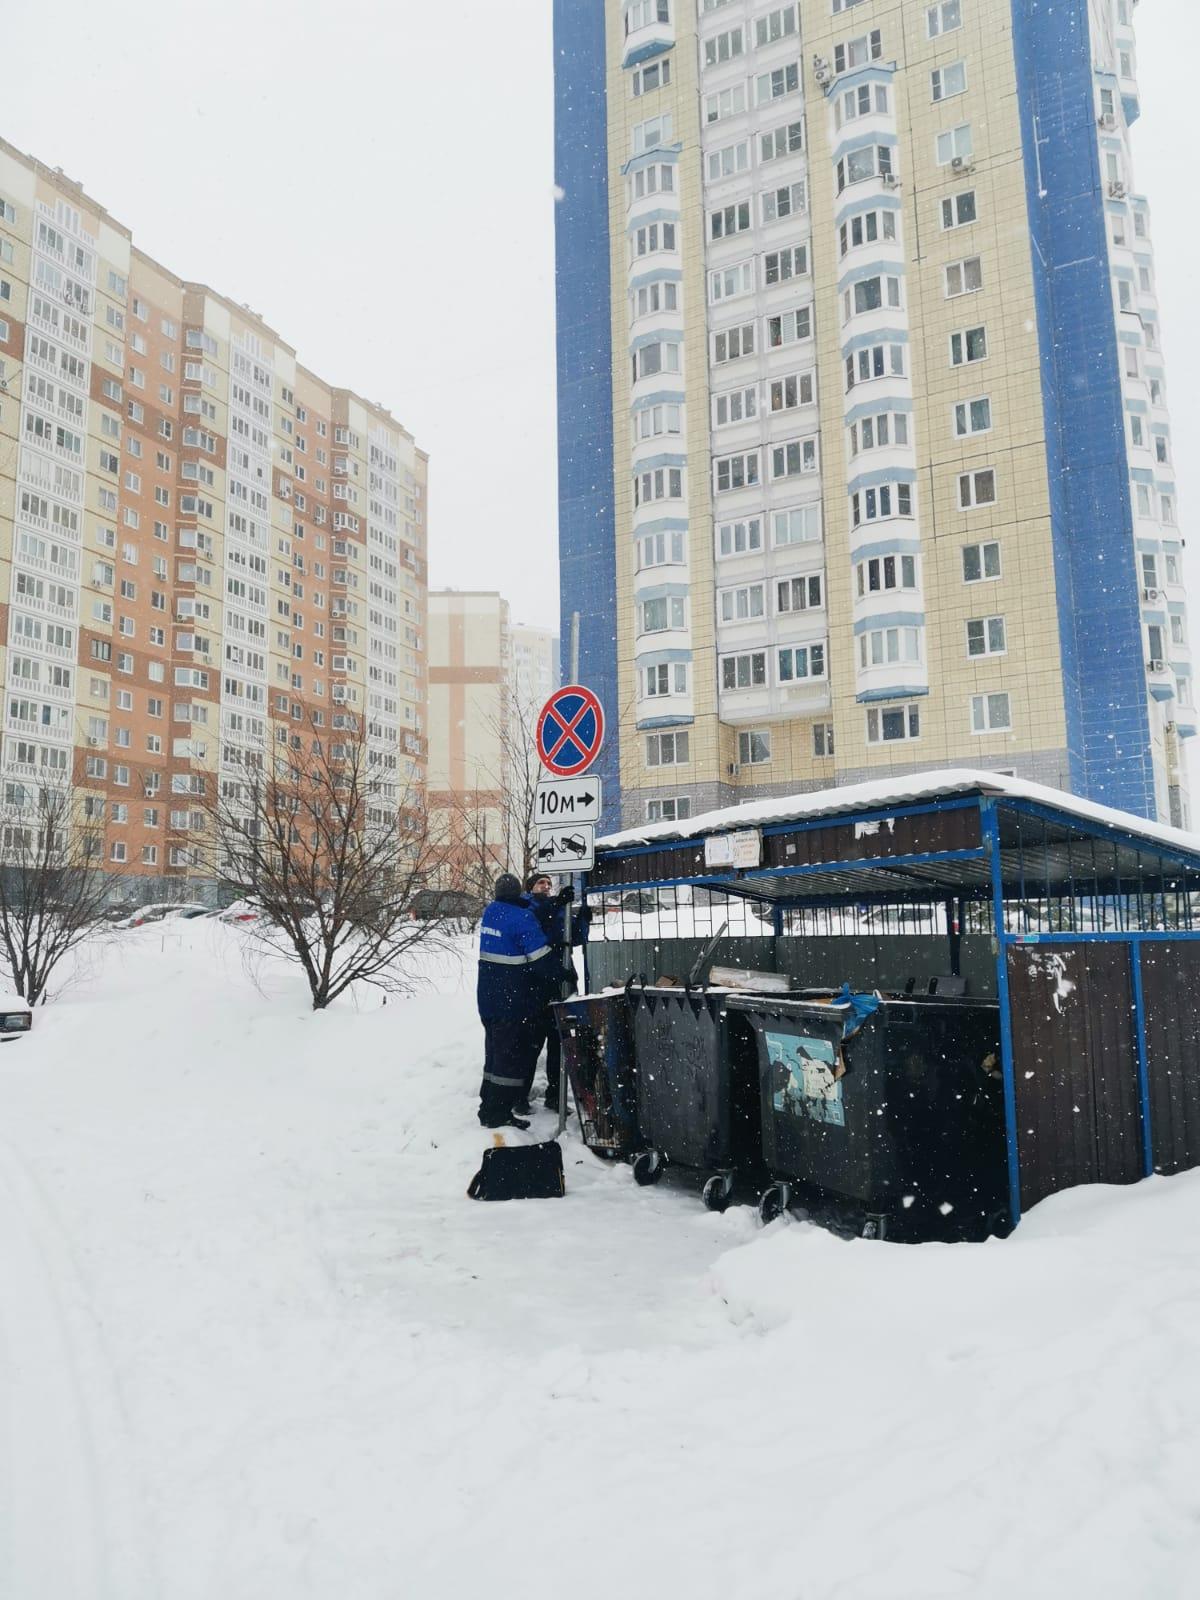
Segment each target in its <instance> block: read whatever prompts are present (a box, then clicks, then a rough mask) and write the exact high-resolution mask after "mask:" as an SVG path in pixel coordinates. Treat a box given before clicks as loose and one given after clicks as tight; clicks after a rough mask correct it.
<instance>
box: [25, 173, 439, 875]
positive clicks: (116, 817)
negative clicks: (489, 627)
mask: <svg viewBox="0 0 1200 1600" xmlns="http://www.w3.org/2000/svg"><path fill="white" fill-rule="evenodd" d="M0 257H2V259H0V380H2V381H3V393H2V394H0V661H2V662H3V671H4V675H5V679H4V681H5V691H6V692H5V715H4V725H3V731H2V737H0V764H2V766H3V777H4V783H5V799H6V805H7V806H8V808H9V809H10V810H11V809H12V807H13V806H14V804H19V803H20V802H21V800H22V798H23V797H28V798H31V797H32V795H33V794H34V793H35V792H36V788H37V784H38V782H39V781H40V780H41V779H42V778H45V777H53V778H54V779H56V780H58V779H61V778H62V777H63V776H64V775H67V774H69V775H70V777H71V778H72V779H73V782H74V784H75V786H76V788H77V790H78V793H79V795H80V797H81V800H82V806H83V808H84V810H85V811H86V812H87V814H89V815H91V816H92V817H95V818H103V820H104V824H105V830H104V840H103V847H102V849H103V861H102V864H103V866H104V867H105V868H106V869H108V870H110V871H112V872H114V873H118V874H121V875H127V876H129V877H131V878H142V879H147V880H155V882H154V884H149V883H143V884H141V885H138V886H136V887H137V888H138V891H139V893H140V894H143V895H148V894H149V893H150V892H151V890H152V888H155V887H157V888H158V889H159V890H161V892H163V893H164V894H175V893H179V892H181V890H182V889H183V888H184V887H186V889H187V892H188V893H191V894H195V893H197V892H203V891H204V889H205V885H204V882H203V863H204V857H205V852H204V850H203V847H202V839H201V837H200V836H201V834H202V833H203V830H204V828H205V816H204V802H205V801H206V800H207V799H208V798H209V797H211V796H212V795H213V793H214V792H215V786H217V785H226V786H228V785H232V784H236V783H237V782H239V781H240V780H241V779H242V778H243V777H244V775H245V774H246V773H247V772H252V771H254V770H256V769H257V768H259V767H260V766H261V764H262V762H263V759H264V757H266V755H267V754H268V752H270V751H273V750H278V751H282V750H285V749H288V748H292V749H299V748H300V743H299V741H303V740H305V739H307V738H309V737H312V736H314V735H316V736H317V737H319V736H320V734H319V732H318V730H320V729H328V730H329V732H330V734H331V735H332V734H333V733H334V731H335V730H341V729H365V735H366V739H367V744H368V752H369V757H368V758H369V761H370V764H371V768H372V770H373V772H374V773H375V774H376V776H377V777H378V778H379V779H380V781H381V785H382V788H381V790H380V793H381V795H382V797H383V801H384V805H385V806H386V805H387V804H389V803H390V801H391V799H392V798H394V799H395V801H396V804H397V805H399V804H400V802H401V800H402V799H403V797H404V796H405V795H406V794H407V793H409V792H411V791H412V790H413V789H414V788H423V786H424V768H425V737H426V722H425V703H426V681H425V628H426V589H427V583H426V550H427V535H428V528H427V521H426V518H427V493H428V488H427V484H428V462H427V458H426V456H425V453H424V452H423V451H421V450H420V449H418V448H417V446H416V443H415V441H414V440H413V438H412V436H411V434H409V433H408V432H407V431H406V429H404V428H403V427H402V426H401V425H400V424H399V423H397V422H396V421H395V419H394V418H393V417H392V416H391V415H390V413H389V412H388V411H386V410H385V409H383V408H382V407H380V406H378V405H376V404H373V403H371V402H369V401H367V400H364V399H362V398H361V397H359V396H358V395H356V394H354V393H353V392H352V391H350V390H348V389H344V388H338V387H336V386H334V385H332V384H330V383H328V382H326V381H325V380H324V379H323V378H320V377H318V376H317V375H316V374H315V373H312V372H309V371H308V370H307V369H306V368H304V367H303V366H301V365H300V364H299V362H298V361H297V359H296V353H295V350H294V349H293V347H292V346H291V345H289V344H288V343H286V342H285V341H284V340H283V339H282V338H281V337H280V336H279V335H278V334H277V333H275V332H274V331H273V330H272V329H271V328H270V327H268V326H267V324H266V323H265V322H264V321H263V319H262V318H261V317H260V316H259V315H258V314H257V313H255V312H253V311H251V310H249V309H248V308H247V307H245V306H239V305H237V304H235V303H234V302H233V301H231V300H229V299H227V298H225V297H224V296H223V295H221V294H219V293H217V292H216V291H214V290H212V289H210V288H208V287H206V286H205V285H203V284H196V283H189V282H188V281H186V280H185V279H183V278H180V277H178V276H176V275H175V273H173V272H172V271H170V270H169V269H168V268H166V267H164V266H161V265H160V264H159V263H157V262H155V261H153V260H151V259H150V257H148V256H146V255H145V254H143V253H142V252H141V251H140V250H138V249H137V248H136V247H135V245H134V244H133V241H132V238H131V235H130V231H129V229H128V228H126V227H124V226H123V225H122V224H120V223H118V222H117V221H115V220H114V219H113V218H112V217H110V216H109V215H108V213H107V212H106V211H105V210H104V208H103V207H102V206H100V205H99V204H98V203H97V202H96V201H94V200H92V199H91V198H90V197H89V196H88V195H86V194H85V193H84V192H83V191H82V189H81V188H80V187H79V186H78V185H76V184H74V183H72V182H71V181H70V180H69V179H67V178H65V177H64V176H63V175H62V174H61V173H60V172H57V171H51V170H49V169H48V168H46V167H44V166H42V165H41V164H40V163H39V162H37V161H36V160H33V159H31V158H29V157H27V156H24V155H21V154H20V153H19V152H17V151H16V150H14V149H12V148H11V147H10V146H8V145H4V144H0ZM99 864H101V863H98V865H99Z"/></svg>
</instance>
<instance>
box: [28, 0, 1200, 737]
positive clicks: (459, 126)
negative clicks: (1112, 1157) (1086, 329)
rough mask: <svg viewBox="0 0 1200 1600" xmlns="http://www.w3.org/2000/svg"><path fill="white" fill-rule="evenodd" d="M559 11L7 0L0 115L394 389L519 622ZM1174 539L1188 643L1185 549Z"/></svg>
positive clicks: (1198, 413)
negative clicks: (1179, 550) (554, 18)
mask: <svg viewBox="0 0 1200 1600" xmlns="http://www.w3.org/2000/svg"><path fill="white" fill-rule="evenodd" d="M577 3H579V4H600V3H601V0H577ZM988 3H989V4H996V3H997V0H988ZM550 8H551V0H506V3H505V4H504V5H502V6H501V5H496V4H495V3H494V0H489V3H486V4H484V3H480V0H466V3H465V4H462V3H460V4H458V5H446V4H439V3H437V0H433V3H428V0H426V3H424V4H420V5H418V4H415V3H414V0H387V3H383V0H338V3H337V4H336V5H334V6H325V5H321V6H317V5H314V4H311V3H310V0H294V3H293V4H291V5H288V6H284V5H279V4H277V3H271V0H207V3H206V4H204V5H198V4H195V3H194V0H193V3H190V4H188V5H186V6H185V5H181V4H179V3H178V0H107V3H106V4H105V5H104V6H102V7H101V6H97V5H96V4H95V3H94V0H56V3H55V5H54V6H53V8H52V13H51V12H47V11H46V9H45V8H44V7H42V6H37V5H34V4H33V3H32V0H9V3H8V4H7V5H6V6H5V19H4V53H5V58H6V60H7V61H8V62H9V64H10V69H11V70H10V71H9V73H8V83H7V84H6V88H5V95H4V99H3V108H2V110H0V132H2V133H3V134H4V136H5V137H6V138H7V139H8V140H9V141H10V142H11V143H12V144H15V145H17V146H18V147H19V148H20V149H22V150H26V151H28V152H30V153H31V154H33V155H36V156H38V157H39V158H40V159H41V160H43V161H45V162H47V163H48V164H49V165H50V166H60V167H62V168H63V170H64V171H65V172H66V173H67V174H68V175H69V176H71V177H73V178H76V179H78V180H79V181H80V182H82V183H83V185H84V187H85V188H86V189H87V190H88V191H89V192H90V193H91V194H92V195H94V196H95V198H96V199H97V200H99V201H100V202H101V203H102V204H103V205H105V206H107V208H108V209H109V211H111V212H112V213H113V215H114V216H115V217H117V218H118V219H119V220H121V221H122V222H124V223H126V224H127V225H128V226H129V227H131V228H132V230H133V235H134V238H135V241H136V242H137V243H138V244H139V245H140V246H141V248H142V249H143V250H146V251H147V252H148V253H149V254H151V255H153V256H156V257H158V258H159V259H160V260H161V261H162V262H163V263H164V264H165V265H166V266H168V267H170V268H171V269H172V270H173V271H175V272H177V273H179V274H180V275H181V276H182V277H187V278H192V279H197V280H199V281H202V282H205V283H208V284H211V285H212V286H213V287H214V288H215V289H218V290H220V291H222V292H223V293H225V294H227V295H229V296H230V298H232V299H234V300H237V301H245V302H247V303H249V304H250V305H252V306H253V307H254V308H255V310H257V311H259V312H261V313H262V315H263V316H264V317H265V318H266V320H267V322H268V323H269V324H270V325H271V326H272V327H274V328H276V329H277V330H278V332H279V333H280V334H281V335H282V336H283V338H285V339H286V340H288V341H289V342H290V343H291V344H293V345H295V346H296V348H297V352H298V355H299V358H300V360H301V361H303V362H304V363H305V364H306V365H307V366H309V367H312V368H313V369H314V370H315V371H317V372H319V373H320V374H321V375H322V377H325V378H328V379H330V380H331V381H333V382H335V383H342V384H345V385H347V386H348V387H350V388H353V389H357V390H358V391H359V392H360V393H362V394H364V395H366V396H367V397H368V398H369V399H373V400H379V401H381V402H382V403H383V404H385V405H387V406H388V407H389V408H390V409H391V411H392V412H393V414H394V415H395V416H396V417H397V418H398V419H399V420H400V421H402V422H403V423H404V424H405V426H407V427H408V428H410V429H411V430H412V432H413V433H414V434H415V435H416V437H417V439H418V441H419V442H420V443H421V444H422V445H423V446H424V447H425V448H426V449H427V450H429V452H430V454H431V456H432V462H431V472H432V487H431V506H430V565H431V580H432V582H433V583H434V584H435V585H437V586H442V585H449V584H453V585H455V586H457V587H460V588H467V587H476V588H496V589H500V590H501V591H502V592H503V593H504V594H505V595H506V596H507V598H508V599H509V600H510V601H511V603H512V606H513V613H514V616H515V617H517V618H518V619H520V620H523V621H527V622H533V623H541V624H545V625H551V626H553V625H555V624H556V623H557V615H558V591H557V574H556V567H555V561H556V538H557V535H556V499H555V428H554V240H553V227H554V200H553V186H554V173H553V144H552V129H553V102H552V70H553V58H552V51H551V40H550ZM51 15H52V18H53V27H52V43H49V42H48V39H49V36H48V35H47V31H46V30H47V18H48V17H49V16H51ZM1138 40H1139V46H1140V72H1141V88H1142V102H1143V106H1144V108H1145V111H1144V116H1143V118H1142V121H1141V122H1140V123H1139V124H1138V125H1137V128H1136V129H1135V133H1134V161H1135V171H1136V181H1137V183H1138V185H1139V187H1140V188H1142V189H1143V190H1144V191H1145V192H1146V193H1147V194H1148V195H1149V198H1150V203H1151V206H1152V208H1153V224H1154V238H1155V245H1156V249H1157V260H1158V273H1159V293H1160V298H1161V303H1162V324H1163V334H1164V345H1165V355H1166V362H1167V375H1168V382H1169V385H1170V390H1169V398H1170V404H1171V410H1172V417H1173V421H1174V429H1175V444H1176V451H1175V454H1176V462H1177V468H1178V474H1179V478H1180V509H1181V518H1182V522H1183V525H1184V529H1185V531H1186V529H1187V528H1188V527H1190V526H1191V525H1192V524H1193V522H1194V521H1195V519H1196V517H1198V516H1200V435H1198V433H1197V428H1198V427H1200V393H1198V391H1197V384H1196V377H1195V375H1196V374H1197V373H1198V372H1200V302H1198V301H1197V298H1196V284H1195V278H1196V271H1197V267H1196V255H1195V246H1196V237H1197V227H1196V222H1195V217H1194V201H1193V200H1192V199H1191V198H1190V197H1191V195H1192V194H1193V192H1194V190H1195V187H1196V179H1195V173H1194V167H1195V159H1196V157H1195V141H1194V139H1193V138H1192V136H1191V133H1190V129H1189V127H1188V118H1189V116H1190V113H1191V110H1192V100H1193V97H1194V96H1195V93H1196V89H1195V84H1194V77H1193V74H1192V72H1191V68H1190V63H1191V62H1192V61H1193V60H1194V55H1193V47H1194V46H1196V45H1197V44H1198V43H1200V20H1197V14H1196V11H1195V9H1194V7H1193V6H1192V4H1191V3H1190V0H1154V3H1153V4H1146V5H1142V6H1140V7H1139V9H1138ZM1188 559H1189V572H1190V575H1191V578H1192V593H1193V619H1194V620H1193V632H1194V633H1195V635H1196V637H1197V639H1200V604H1198V603H1197V598H1196V596H1197V593H1198V591H1200V585H1198V584H1197V582H1196V580H1197V578H1198V577H1200V547H1194V548H1193V549H1191V550H1189V552H1188ZM1193 744H1200V740H1194V741H1193Z"/></svg>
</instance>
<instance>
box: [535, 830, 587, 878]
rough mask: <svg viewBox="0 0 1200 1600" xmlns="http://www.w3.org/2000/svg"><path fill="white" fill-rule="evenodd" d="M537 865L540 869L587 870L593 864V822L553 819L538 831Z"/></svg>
mask: <svg viewBox="0 0 1200 1600" xmlns="http://www.w3.org/2000/svg"><path fill="white" fill-rule="evenodd" d="M535 859H536V865H537V866H538V867H539V868H540V869H541V870H542V871H543V872H590V871H591V870H592V868H593V867H594V866H595V864H596V825H595V823H594V822H556V823H554V824H553V826H551V827H539V828H538V831H537V855H536V858H535Z"/></svg>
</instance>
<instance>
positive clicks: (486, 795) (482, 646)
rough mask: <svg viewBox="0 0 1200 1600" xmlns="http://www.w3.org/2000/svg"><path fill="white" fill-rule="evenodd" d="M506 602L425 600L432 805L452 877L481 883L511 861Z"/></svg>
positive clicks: (485, 596)
mask: <svg viewBox="0 0 1200 1600" xmlns="http://www.w3.org/2000/svg"><path fill="white" fill-rule="evenodd" d="M511 700H512V641H511V639H510V637H509V611H508V601H507V600H504V599H502V598H501V597H500V595H498V594H496V593H494V592H489V591H482V590H458V589H434V590H432V591H431V593H430V595H429V807H430V813H431V815H432V816H433V817H434V818H435V820H437V821H438V826H439V830H440V833H441V836H442V837H443V838H444V841H445V849H446V854H447V857H448V859H449V861H450V863H451V866H452V869H453V873H454V874H457V875H458V876H459V877H462V878H464V879H467V880H471V881H475V880H479V881H483V880H486V878H487V877H488V875H489V874H490V873H491V872H492V871H493V870H495V871H497V872H499V871H502V870H503V869H504V868H505V867H507V866H508V865H509V863H510V861H511V859H512V849H511V846H512V840H511V837H510V835H511V831H512V821H511V808H510V805H509V799H508V796H509V793H510V790H511V772H510V766H511V739H512V733H511V726H510V706H511Z"/></svg>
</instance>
